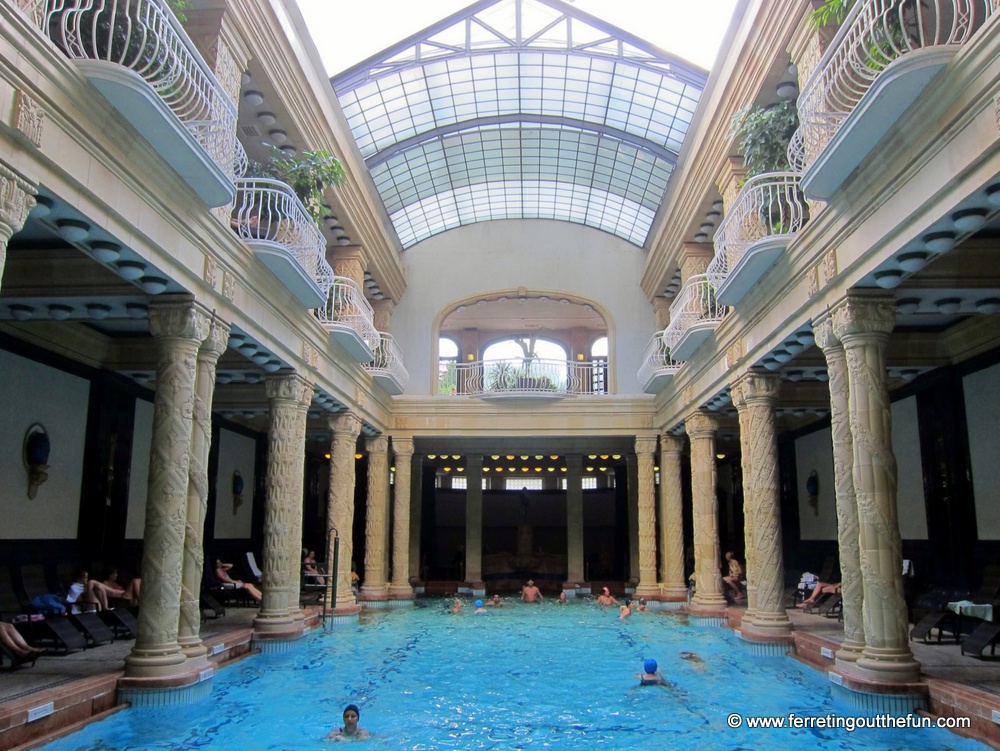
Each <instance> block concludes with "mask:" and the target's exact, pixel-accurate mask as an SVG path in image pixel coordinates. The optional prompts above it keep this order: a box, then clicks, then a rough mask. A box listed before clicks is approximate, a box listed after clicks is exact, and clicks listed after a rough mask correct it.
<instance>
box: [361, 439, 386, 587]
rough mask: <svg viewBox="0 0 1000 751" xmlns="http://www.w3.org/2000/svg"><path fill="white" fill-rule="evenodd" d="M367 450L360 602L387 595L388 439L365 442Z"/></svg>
mask: <svg viewBox="0 0 1000 751" xmlns="http://www.w3.org/2000/svg"><path fill="white" fill-rule="evenodd" d="M365 447H366V449H367V451H368V503H367V506H366V508H367V513H366V514H365V584H364V586H363V587H362V588H361V594H362V598H363V599H381V598H383V597H385V595H386V594H387V593H388V588H387V584H386V578H385V526H386V518H385V517H386V514H387V513H388V511H389V462H388V455H389V436H385V435H379V436H375V437H373V438H369V439H367V441H365Z"/></svg>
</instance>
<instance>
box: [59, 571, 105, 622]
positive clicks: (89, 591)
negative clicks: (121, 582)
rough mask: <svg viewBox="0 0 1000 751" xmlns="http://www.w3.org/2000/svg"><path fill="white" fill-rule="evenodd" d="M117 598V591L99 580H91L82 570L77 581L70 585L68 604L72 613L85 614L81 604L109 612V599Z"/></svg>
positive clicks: (78, 573) (77, 576) (77, 575)
mask: <svg viewBox="0 0 1000 751" xmlns="http://www.w3.org/2000/svg"><path fill="white" fill-rule="evenodd" d="M115 596H116V592H115V590H113V589H111V587H109V586H108V585H106V584H104V583H103V582H99V581H97V579H91V578H90V574H89V573H88V572H87V570H86V569H80V570H79V571H78V572H77V574H76V581H74V582H73V583H72V584H70V585H69V593H68V594H67V595H66V602H67V603H68V604H69V606H70V612H71V613H80V612H83V610H84V608H82V607H81V603H85V604H87V605H93V606H94V607H93V608H92V609H93V610H107V609H108V598H109V597H115Z"/></svg>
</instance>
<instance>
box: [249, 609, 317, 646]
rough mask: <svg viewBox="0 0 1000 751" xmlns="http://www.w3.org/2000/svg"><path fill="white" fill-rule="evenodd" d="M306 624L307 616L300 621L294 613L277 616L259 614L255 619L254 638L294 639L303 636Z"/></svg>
mask: <svg viewBox="0 0 1000 751" xmlns="http://www.w3.org/2000/svg"><path fill="white" fill-rule="evenodd" d="M299 612H301V611H299ZM304 624H305V618H303V619H302V621H298V620H296V618H295V615H294V614H292V613H288V614H286V615H283V616H281V617H277V618H267V617H261V616H258V617H257V618H254V619H253V635H254V639H271V638H276V639H294V638H297V637H298V636H301V634H302V630H303V626H304Z"/></svg>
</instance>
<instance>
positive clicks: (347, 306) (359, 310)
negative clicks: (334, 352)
mask: <svg viewBox="0 0 1000 751" xmlns="http://www.w3.org/2000/svg"><path fill="white" fill-rule="evenodd" d="M316 317H317V318H319V321H320V323H322V324H323V325H324V326H325V327H326V328H327V329H330V328H333V327H334V326H347V327H348V328H351V329H353V330H354V331H355V332H356V333H357V334H358V336H360V337H361V338H362V339H363V340H364V342H365V343H366V344H367V345H368V346H369V347H370V348H371V349H372V350H375V349H376V348H377V347H378V343H379V341H380V338H381V336H380V334H379V332H378V329H376V328H375V311H373V310H372V306H371V305H370V304H369V303H368V301H367V300H366V299H365V296H364V295H363V294H362V292H361V288H360V287H359V286H358V283H357V282H355V281H354V280H353V279H351V278H349V277H346V276H334V277H333V284H332V285H331V286H330V295H329V297H328V298H327V301H326V305H324V306H323V307H321V308H317V309H316Z"/></svg>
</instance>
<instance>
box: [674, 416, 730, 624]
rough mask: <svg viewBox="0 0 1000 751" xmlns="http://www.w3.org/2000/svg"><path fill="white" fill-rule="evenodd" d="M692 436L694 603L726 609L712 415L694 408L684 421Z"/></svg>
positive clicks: (714, 423) (689, 435)
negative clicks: (721, 568) (695, 583)
mask: <svg viewBox="0 0 1000 751" xmlns="http://www.w3.org/2000/svg"><path fill="white" fill-rule="evenodd" d="M684 428H685V430H687V434H688V437H689V438H690V439H691V498H692V507H693V512H694V569H695V574H696V580H697V585H696V590H695V596H694V599H693V600H692V604H693V605H694V606H696V607H699V608H705V609H710V610H723V609H724V608H725V607H726V598H725V597H723V596H722V574H720V573H719V568H720V565H721V562H720V561H721V559H720V556H719V501H718V496H716V493H715V485H716V471H715V429H716V422H715V418H714V417H713V416H712V415H709V414H707V413H705V412H701V411H699V412H694V413H693V414H691V415H689V416H688V418H687V419H686V420H685V421H684Z"/></svg>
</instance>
